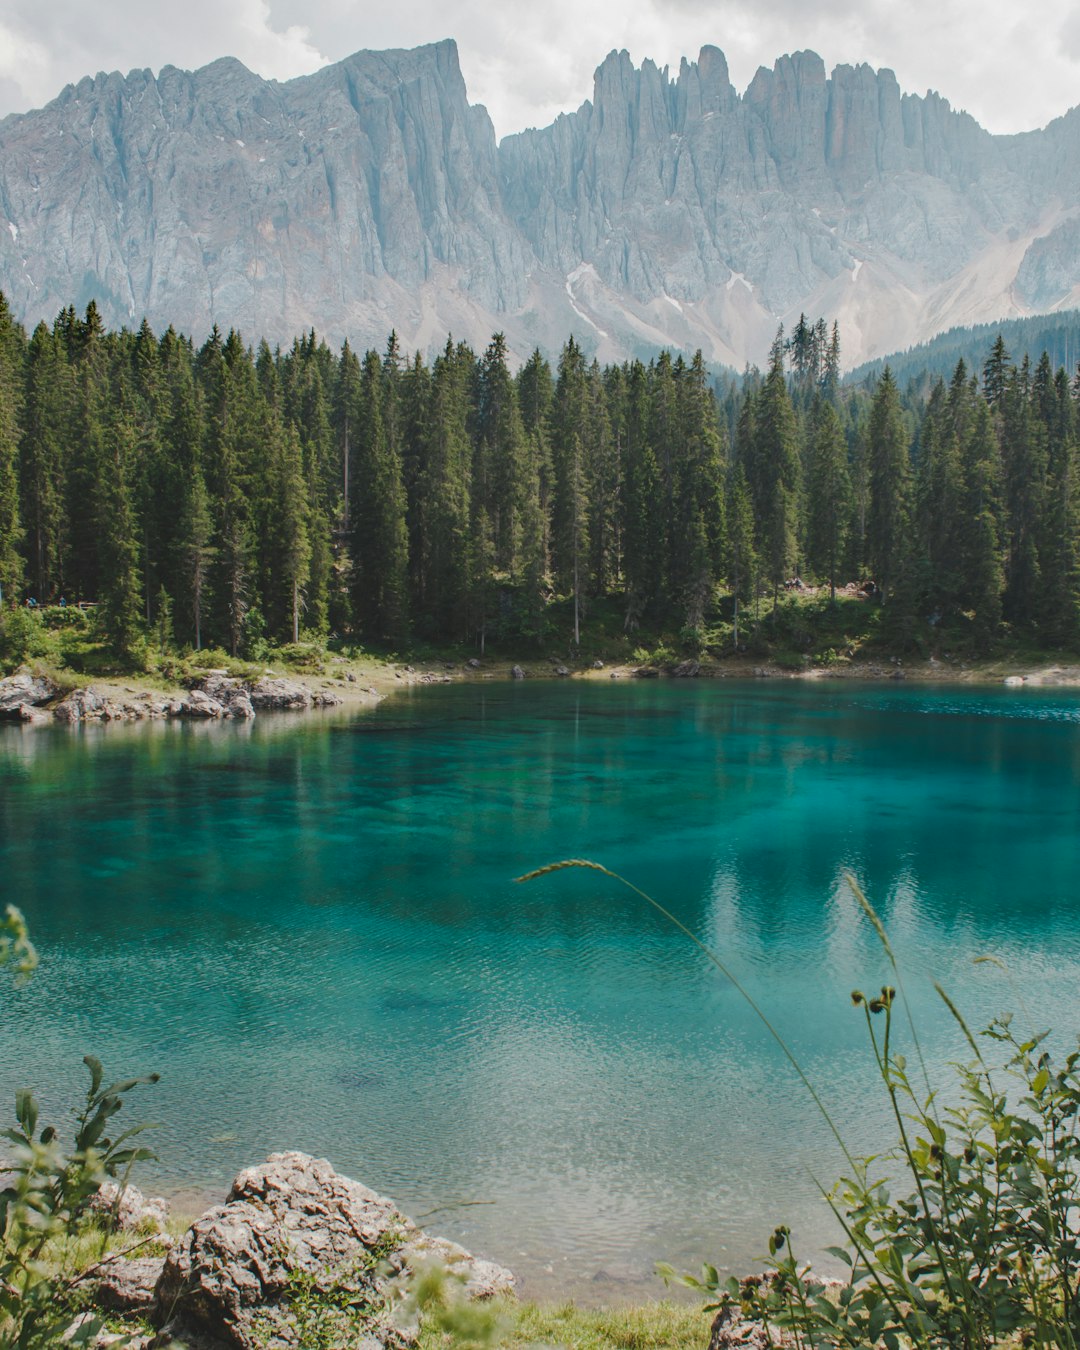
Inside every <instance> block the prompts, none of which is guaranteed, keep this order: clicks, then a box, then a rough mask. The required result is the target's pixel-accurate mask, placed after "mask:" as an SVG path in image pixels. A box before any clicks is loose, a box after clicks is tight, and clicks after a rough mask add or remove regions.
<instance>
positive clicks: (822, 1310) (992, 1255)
mask: <svg viewBox="0 0 1080 1350" xmlns="http://www.w3.org/2000/svg"><path fill="white" fill-rule="evenodd" d="M572 867H580V868H588V869H590V870H592V871H596V872H600V873H601V874H603V875H604V876H606V877H610V878H611V879H612V880H614V881H617V882H619V883H620V884H621V885H623V886H626V887H627V888H628V889H629V890H631V891H633V892H634V894H635V895H637V896H639V897H641V899H643V900H644V901H645V902H646V903H647V904H649V905H651V906H652V908H653V909H655V910H656V911H657V912H658V913H659V914H661V915H662V916H663V917H664V918H665V919H666V920H667V921H668V922H669V923H671V924H672V925H673V926H674V927H675V928H677V929H678V930H679V931H680V932H681V933H683V934H684V935H685V936H686V937H688V938H689V939H690V941H691V942H692V943H693V944H694V946H695V947H697V948H698V950H699V951H701V952H702V953H703V954H704V955H705V957H706V958H707V959H708V960H709V961H710V962H711V964H712V965H713V966H714V967H715V968H716V969H717V970H719V971H720V973H721V974H722V975H723V976H724V977H725V979H727V980H728V981H730V983H731V984H732V985H733V986H734V988H735V989H736V990H737V991H738V993H739V994H740V995H741V996H742V997H743V998H744V999H745V1000H746V1002H747V1004H748V1005H749V1007H750V1008H751V1009H752V1011H753V1012H754V1014H755V1015H756V1016H757V1017H758V1019H759V1020H760V1021H761V1023H762V1024H763V1026H764V1027H765V1028H766V1030H767V1031H768V1032H769V1034H770V1036H772V1038H773V1039H774V1040H775V1041H776V1043H777V1045H778V1046H779V1047H780V1049H781V1050H782V1052H783V1054H784V1055H785V1057H786V1058H787V1060H788V1062H789V1063H790V1064H791V1065H792V1067H793V1068H794V1070H795V1073H796V1074H797V1076H798V1078H799V1080H800V1082H801V1083H802V1084H803V1086H804V1087H805V1088H806V1090H807V1092H808V1093H809V1095H810V1097H811V1099H812V1100H813V1102H814V1105H815V1106H816V1108H817V1110H818V1111H819V1112H820V1114H821V1116H822V1118H823V1119H824V1120H825V1122H826V1123H827V1125H828V1127H829V1129H830V1131H831V1132H832V1134H833V1136H834V1138H835V1139H836V1140H837V1142H838V1144H839V1145H840V1148H841V1150H842V1152H843V1155H844V1159H845V1161H846V1162H847V1164H848V1167H849V1174H848V1175H846V1176H843V1177H841V1178H840V1180H839V1181H838V1182H837V1183H836V1185H835V1186H834V1187H833V1188H832V1189H831V1190H830V1191H829V1192H827V1193H826V1192H824V1191H823V1194H824V1195H825V1199H826V1201H827V1203H828V1204H829V1206H830V1208H831V1209H832V1212H833V1214H834V1215H835V1216H836V1218H837V1220H838V1222H839V1224H840V1226H841V1228H842V1229H843V1232H844V1234H845V1237H846V1245H845V1246H842V1247H831V1248H829V1252H830V1254H831V1255H832V1256H833V1257H834V1258H835V1259H836V1260H837V1261H839V1262H840V1263H841V1264H842V1265H844V1266H846V1268H847V1271H848V1275H847V1278H846V1280H844V1281H843V1282H840V1283H839V1286H838V1287H830V1285H829V1284H828V1283H827V1282H825V1281H823V1280H822V1279H820V1278H818V1277H817V1276H815V1275H814V1273H813V1270H812V1268H811V1267H810V1266H809V1265H805V1264H802V1263H800V1262H799V1261H798V1260H797V1259H796V1257H795V1254H794V1252H793V1249H792V1244H791V1239H790V1231H789V1229H788V1228H787V1227H786V1225H780V1226H779V1227H777V1228H776V1229H774V1231H773V1233H772V1236H771V1237H770V1238H769V1243H768V1246H769V1254H770V1259H771V1262H772V1265H773V1267H774V1268H773V1269H772V1270H771V1271H770V1272H769V1273H768V1275H767V1276H765V1277H761V1276H749V1277H747V1278H745V1279H743V1280H741V1281H740V1280H736V1279H734V1278H732V1279H728V1280H722V1279H721V1278H720V1275H719V1273H718V1272H717V1270H716V1267H715V1266H712V1265H710V1264H708V1263H706V1264H705V1265H704V1266H703V1267H702V1272H701V1275H700V1276H695V1275H690V1274H678V1273H677V1272H675V1271H674V1270H673V1269H672V1268H671V1267H670V1266H665V1265H660V1266H658V1270H659V1271H660V1273H661V1274H662V1275H664V1277H665V1278H667V1279H673V1280H676V1281H678V1282H679V1283H682V1284H685V1285H687V1286H689V1287H691V1288H694V1289H697V1290H699V1291H701V1292H702V1293H703V1294H705V1295H706V1296H707V1298H708V1299H709V1300H710V1301H709V1302H708V1303H707V1305H706V1306H707V1307H708V1308H709V1309H711V1310H714V1311H715V1310H719V1311H720V1313H721V1315H722V1316H724V1317H727V1316H729V1315H730V1314H731V1313H733V1312H734V1311H735V1310H739V1311H740V1312H741V1313H742V1315H743V1316H745V1317H748V1318H750V1319H752V1320H754V1321H756V1322H758V1323H760V1324H761V1326H762V1327H763V1328H764V1329H765V1333H766V1335H767V1337H769V1340H770V1343H772V1341H771V1337H772V1329H773V1328H776V1329H779V1330H780V1331H782V1332H783V1333H785V1334H786V1335H787V1336H788V1337H789V1338H790V1340H791V1341H793V1343H794V1344H795V1345H796V1346H797V1347H799V1348H800V1350H801V1348H802V1347H806V1350H818V1348H819V1347H822V1348H824V1347H848V1348H849V1350H856V1348H858V1350H867V1347H877V1346H884V1347H885V1350H903V1348H904V1347H909V1346H910V1347H925V1350H989V1348H990V1347H994V1346H1002V1347H1004V1346H1009V1347H1014V1346H1022V1347H1033V1348H1035V1350H1077V1345H1078V1340H1080V1051H1077V1052H1073V1053H1071V1054H1069V1055H1068V1056H1066V1058H1065V1059H1064V1061H1063V1063H1060V1064H1057V1063H1055V1061H1054V1060H1053V1059H1052V1057H1051V1055H1050V1053H1049V1051H1047V1050H1046V1049H1045V1048H1044V1047H1043V1042H1044V1041H1045V1039H1046V1035H1047V1033H1042V1034H1040V1035H1034V1036H1029V1037H1026V1038H1024V1039H1020V1038H1018V1037H1017V1035H1016V1034H1015V1033H1014V1032H1013V1030H1012V1024H1011V1018H1010V1017H1001V1018H998V1019H995V1020H994V1021H993V1022H992V1023H991V1024H990V1025H989V1026H988V1027H987V1028H986V1029H985V1030H984V1031H983V1032H981V1033H980V1035H979V1036H976V1035H975V1034H973V1033H972V1031H971V1029H970V1028H969V1026H968V1024H967V1022H966V1021H965V1020H964V1017H963V1015H962V1014H961V1013H960V1011H959V1009H958V1008H957V1007H956V1005H955V1004H954V1003H953V1001H952V1000H951V999H950V997H949V996H948V994H947V993H946V992H945V990H944V989H942V988H941V986H940V985H935V986H934V987H935V989H936V991H937V993H938V995H939V997H940V998H941V1000H942V1002H943V1004H944V1005H945V1007H946V1009H947V1010H948V1012H949V1015H950V1016H951V1017H952V1018H953V1019H954V1020H955V1021H956V1023H957V1025H958V1026H959V1027H960V1029H961V1031H962V1033H963V1036H964V1039H965V1041H966V1043H967V1045H968V1047H969V1049H970V1050H971V1053H972V1056H973V1059H972V1061H971V1062H970V1063H969V1064H966V1065H955V1066H954V1069H955V1072H956V1075H957V1079H958V1083H959V1094H958V1105H956V1106H951V1107H946V1108H945V1109H944V1110H940V1111H939V1109H938V1103H937V1093H936V1092H935V1091H934V1089H933V1087H932V1085H931V1080H930V1074H929V1071H928V1068H927V1065H926V1061H925V1058H924V1056H923V1053H922V1049H921V1046H920V1043H919V1038H918V1033H917V1030H916V1027H915V1022H914V1018H913V1016H912V1013H911V1008H910V1005H909V1003H908V1000H907V997H906V995H905V994H904V992H903V983H902V979H901V974H900V966H899V963H898V962H897V959H896V956H895V954H894V952H893V948H892V944H891V942H890V940H889V936H888V933H887V932H886V929H885V926H884V924H883V923H882V921H881V919H880V917H879V916H878V914H877V913H876V911H875V910H874V908H873V906H872V905H871V904H870V902H869V900H868V899H867V898H866V896H865V894H864V893H863V891H862V889H861V887H860V886H859V884H858V882H857V881H856V880H855V878H854V877H852V876H851V875H850V874H848V876H847V880H848V882H849V884H850V886H851V888H852V891H853V893H854V895H855V898H856V900H857V902H858V904H859V907H860V909H861V910H862V912H863V913H864V914H865V916H866V918H867V919H868V920H869V922H870V924H871V926H872V927H873V929H874V931H875V933H876V935H877V937H878V940H879V942H880V943H881V946H882V949H883V950H884V952H885V955H886V958H887V960H888V962H889V965H890V968H891V970H892V971H893V975H894V978H895V980H896V985H895V987H894V986H893V985H887V986H884V987H883V988H882V989H881V992H880V994H879V995H877V996H874V997H871V998H867V997H866V996H865V995H864V994H863V993H862V992H861V991H858V990H856V991H855V992H854V993H853V994H852V1002H853V1003H854V1004H855V1006H856V1008H858V1009H860V1010H861V1012H862V1015H863V1017H864V1019H865V1022H866V1029H867V1036H868V1039H869V1042H870V1046H871V1049H872V1051H873V1055H874V1061H875V1064H876V1067H877V1071H878V1074H879V1076H880V1078H881V1080H882V1083H883V1085H884V1087H885V1091H886V1093H887V1096H888V1099H889V1104H890V1108H891V1111H892V1114H893V1118H894V1120H895V1122H896V1128H897V1135H898V1139H897V1142H896V1143H895V1144H894V1145H893V1147H892V1148H891V1149H889V1150H888V1151H886V1152H882V1153H879V1154H875V1155H873V1156H871V1157H869V1158H854V1157H853V1155H852V1154H851V1152H850V1151H849V1149H848V1148H847V1146H846V1144H845V1142H844V1140H843V1138H842V1136H841V1134H840V1130H839V1128H838V1126H837V1125H836V1123H835V1121H834V1120H833V1118H832V1116H831V1115H830V1113H829V1112H828V1110H827V1109H826V1107H825V1105H824V1103H823V1102H822V1100H821V1097H820V1095H819V1094H818V1092H817V1091H816V1089H815V1088H814V1086H813V1084H812V1083H811V1082H810V1081H809V1079H808V1078H807V1076H806V1074H805V1073H804V1071H803V1069H802V1067H801V1065H800V1064H799V1063H798V1061H797V1060H796V1058H795V1056H794V1055H793V1054H792V1052H791V1050H790V1048H789V1047H788V1045H787V1043H786V1042H785V1041H784V1039H783V1037H782V1036H781V1034H780V1032H779V1031H778V1030H777V1029H776V1027H775V1026H774V1025H773V1023H772V1022H771V1020H770V1019H769V1018H768V1016H767V1015H766V1014H765V1013H764V1011H763V1010H762V1008H761V1007H760V1006H759V1004H758V1003H757V1002H756V1001H755V999H754V998H753V997H752V995H751V994H750V993H749V992H748V991H747V990H746V989H745V988H744V987H743V985H742V984H741V983H740V982H739V980H738V979H737V978H736V976H735V975H734V974H733V973H732V971H731V970H730V969H729V967H728V966H727V965H726V963H725V962H724V961H723V960H722V959H721V958H720V957H719V956H717V954H716V953H715V952H713V951H712V950H711V949H710V948H709V947H708V946H707V945H706V944H705V943H703V942H702V941H701V939H700V938H698V937H697V935H696V934H695V933H693V932H692V931H691V930H690V929H689V928H688V927H687V926H686V925H685V924H684V923H683V922H682V921H681V920H680V919H678V918H676V917H675V915H673V914H672V913H671V912H670V911H669V910H668V909H666V908H665V907H664V906H663V905H661V904H660V903H659V902H658V901H656V900H655V899H653V897H652V896H650V895H648V894H646V892H644V891H643V890H641V889H640V888H639V887H637V886H635V885H634V884H633V883H632V882H630V881H627V880H626V878H625V877H622V876H620V875H619V874H618V873H617V872H613V871H611V870H610V869H609V868H607V867H604V866H602V865H601V864H600V863H596V862H592V861H589V860H587V859H582V858H571V859H567V860H565V861H563V862H559V863H552V864H550V865H548V866H547V867H541V868H537V869H536V870H535V871H533V872H528V873H526V874H525V875H524V876H522V877H518V878H517V880H518V881H532V880H534V879H535V878H538V877H542V876H546V875H548V874H550V873H552V872H556V871H560V870H562V869H564V868H572ZM898 991H899V994H898ZM898 996H899V999H900V1002H901V1004H902V1006H903V1008H904V1014H905V1021H906V1024H907V1028H908V1030H909V1031H910V1035H911V1038H912V1043H913V1045H914V1046H915V1049H916V1055H917V1058H918V1063H919V1067H920V1077H921V1079H922V1080H923V1083H924V1084H925V1090H921V1089H920V1090H918V1091H917V1090H916V1088H915V1087H914V1085H913V1084H912V1082H911V1079H910V1078H909V1076H908V1072H907V1063H906V1060H905V1057H904V1056H903V1055H902V1054H900V1053H898V1052H897V1051H896V1049H895V1045H894V1021H893V1018H894V1005H895V1003H896V1000H897V997H898ZM980 1042H981V1043H982V1045H985V1044H986V1043H988V1042H989V1043H991V1044H993V1045H994V1046H995V1047H996V1049H997V1053H996V1056H995V1058H996V1060H997V1063H996V1064H993V1065H992V1064H991V1063H990V1062H989V1059H988V1057H987V1055H985V1054H984V1053H983V1049H982V1045H981V1044H980ZM999 1073H1000V1074H1003V1075H1005V1077H1006V1078H1007V1080H1008V1082H1009V1084H1010V1085H1011V1091H1005V1090H1004V1089H1002V1088H1001V1087H1000V1086H999V1085H998V1083H997V1081H996V1079H997V1075H998V1074H999ZM897 1172H898V1173H899V1175H900V1176H902V1175H903V1174H904V1173H907V1175H908V1176H909V1178H910V1181H911V1183H912V1185H913V1187H914V1189H913V1191H912V1192H911V1193H910V1194H909V1195H906V1196H903V1197H901V1198H894V1197H893V1196H892V1194H891V1192H890V1185H891V1184H892V1177H893V1174H895V1173H897Z"/></svg>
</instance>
